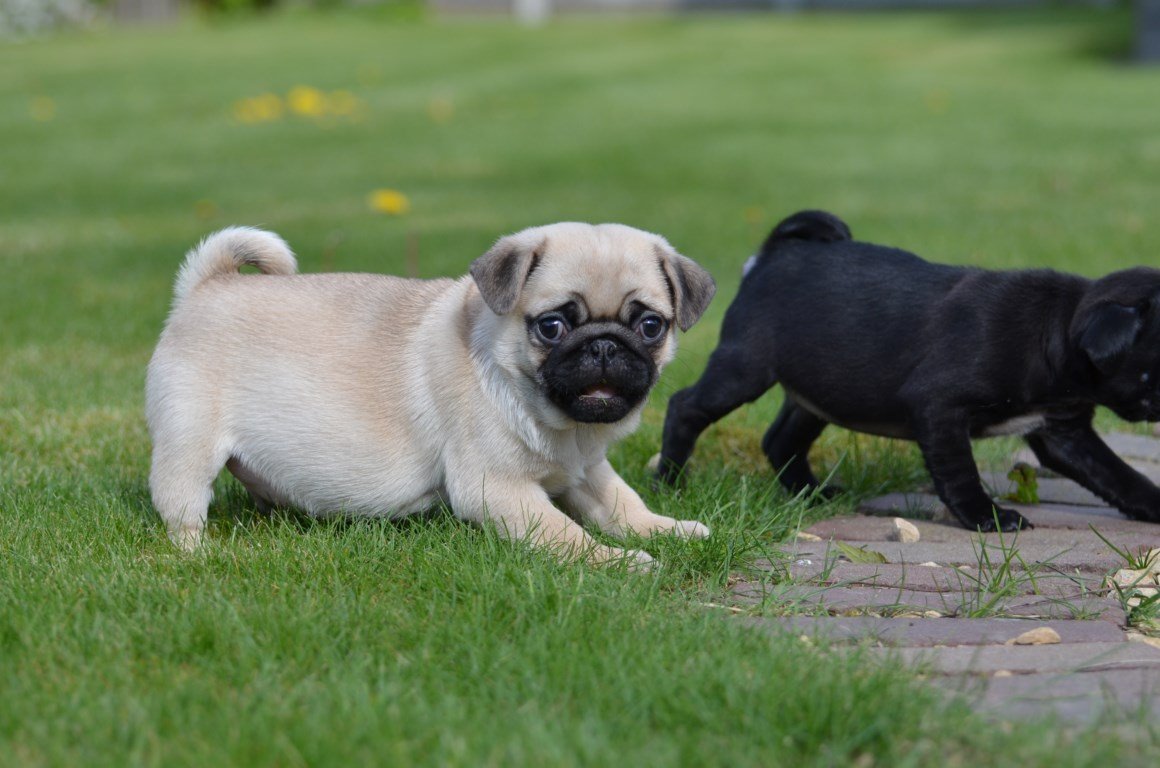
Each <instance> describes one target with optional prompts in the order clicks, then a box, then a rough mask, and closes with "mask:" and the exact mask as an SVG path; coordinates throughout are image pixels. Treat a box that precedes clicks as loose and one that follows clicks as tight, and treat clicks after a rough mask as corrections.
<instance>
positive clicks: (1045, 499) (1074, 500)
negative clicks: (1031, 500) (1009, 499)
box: [982, 472, 1105, 507]
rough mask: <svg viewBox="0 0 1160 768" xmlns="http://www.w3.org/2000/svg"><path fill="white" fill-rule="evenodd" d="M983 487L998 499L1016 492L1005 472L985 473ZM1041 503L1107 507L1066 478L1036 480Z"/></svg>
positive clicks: (1096, 497)
mask: <svg viewBox="0 0 1160 768" xmlns="http://www.w3.org/2000/svg"><path fill="white" fill-rule="evenodd" d="M982 478H983V485H984V487H986V488H987V490H988V491H990V492H991V495H992V496H993V497H994V498H996V499H999V498H1003V497H1005V496H1007V495H1008V494H1010V493H1014V491H1015V483H1014V481H1012V480H1008V479H1007V474H1006V473H1004V472H983V473H982ZM1036 486H1037V492H1038V495H1039V501H1040V503H1048V504H1075V505H1078V506H1084V507H1098V506H1105V505H1104V502H1103V500H1102V499H1100V497H1099V496H1096V495H1095V494H1094V493H1092V492H1091V491H1089V490H1088V489H1086V488H1084V487H1083V486H1082V485H1080V484H1079V483H1076V482H1074V481H1072V480H1067V479H1065V478H1053V477H1041V478H1038V479H1037V480H1036Z"/></svg>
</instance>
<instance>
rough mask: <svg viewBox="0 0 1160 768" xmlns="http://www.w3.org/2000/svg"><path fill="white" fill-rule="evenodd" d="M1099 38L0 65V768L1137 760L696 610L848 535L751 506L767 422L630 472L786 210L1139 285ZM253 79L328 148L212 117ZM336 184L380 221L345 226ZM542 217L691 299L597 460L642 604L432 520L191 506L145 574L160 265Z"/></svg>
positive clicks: (296, 49) (749, 40)
mask: <svg viewBox="0 0 1160 768" xmlns="http://www.w3.org/2000/svg"><path fill="white" fill-rule="evenodd" d="M1128 22H1129V18H1128V16H1127V15H1125V14H1124V13H1121V12H1100V11H1082V12H1059V11H1051V12H1039V13H1020V14H995V13H988V14H980V13H976V14H953V15H895V14H875V15H867V16H826V15H810V14H801V15H794V16H772V15H771V16H764V15H762V16H746V15H741V16H721V17H716V16H693V17H682V18H677V19H669V18H643V19H632V20H610V19H603V18H599V19H571V20H567V21H563V22H561V23H557V24H553V25H550V26H549V27H547V28H544V29H539V30H528V29H520V28H516V27H513V26H510V25H509V24H508V23H507V22H506V21H500V20H471V21H463V20H455V21H427V22H421V23H411V24H394V25H392V24H388V23H383V22H382V21H381V20H379V19H376V18H375V17H374V16H373V15H367V14H347V15H334V16H329V17H320V16H293V15H291V16H283V17H273V18H270V19H266V20H261V21H254V20H247V21H244V22H241V23H221V24H216V25H210V26H206V25H201V24H194V23H190V24H185V25H180V26H177V27H172V28H159V29H153V28H148V29H117V30H104V31H97V32H93V33H87V34H69V35H64V36H60V37H57V38H52V39H46V40H40V41H32V42H27V43H21V44H3V45H0V269H2V272H0V274H2V275H3V277H2V278H0V329H2V330H0V764H9V765H21V766H25V765H62V764H69V765H74V764H78V763H80V764H98V765H105V764H126V763H129V764H146V765H155V764H156V765H160V764H164V765H182V764H188V765H206V764H235V765H254V764H258V765H266V764H269V765H295V764H308V765H328V764H336V765H337V764H348V763H349V762H350V761H352V760H358V761H361V762H364V763H379V764H410V763H428V764H438V765H444V764H459V765H479V764H496V765H545V764H547V765H606V764H611V763H613V762H616V763H618V764H619V763H624V764H634V763H635V764H650V765H651V764H670V765H673V764H677V765H682V764H702V763H704V764H720V765H745V764H751V765H756V764H761V765H771V764H772V765H794V766H797V765H845V764H850V763H854V762H856V763H857V764H859V765H870V764H876V765H926V764H946V765H952V766H953V765H967V764H985V765H1004V764H1010V765H1029V764H1045V763H1048V762H1050V763H1052V764H1059V765H1094V764H1101V763H1107V762H1108V761H1110V760H1115V761H1118V763H1119V764H1122V765H1134V764H1150V763H1154V761H1155V757H1156V754H1157V752H1156V749H1155V747H1156V739H1155V736H1156V734H1155V733H1154V731H1153V729H1152V728H1151V727H1148V726H1146V725H1144V724H1139V725H1138V727H1133V728H1131V729H1130V730H1125V729H1114V730H1112V729H1096V730H1093V731H1088V730H1080V731H1075V730H1065V731H1062V732H1061V731H1060V730H1059V729H1058V728H1055V727H1053V726H1051V724H1045V723H1035V724H1031V725H1027V726H1019V727H1015V728H1012V727H1004V726H1000V725H997V724H994V723H988V722H987V721H984V720H982V719H980V718H979V717H977V716H973V715H970V714H969V713H968V712H967V711H966V710H965V708H964V707H963V706H961V705H960V704H957V703H954V702H948V701H946V700H944V699H942V698H940V697H937V696H936V694H934V693H933V692H932V691H930V690H928V689H926V688H923V687H921V686H919V685H918V684H916V683H915V682H914V681H913V676H914V675H913V671H910V670H900V669H896V668H890V667H882V666H878V665H870V664H864V663H862V662H861V661H860V660H859V658H858V657H857V656H856V655H854V656H841V657H838V656H835V655H830V654H827V653H825V652H824V650H819V649H817V648H814V647H811V646H807V645H804V644H802V643H800V642H798V641H797V640H795V639H793V638H770V637H767V636H764V635H762V634H760V633H756V632H752V631H749V630H747V628H745V627H743V626H741V625H740V624H739V623H738V622H737V621H731V620H730V619H729V618H727V617H726V616H724V615H721V614H723V612H721V611H716V610H713V609H708V608H705V607H704V606H703V605H702V604H703V603H706V602H714V601H716V600H719V599H720V598H721V596H722V594H723V592H724V590H725V589H726V588H727V584H728V583H729V580H730V579H731V578H733V577H734V576H735V575H736V574H737V573H740V572H744V571H745V569H746V568H748V567H750V566H751V565H752V563H753V562H754V560H755V559H757V558H760V557H765V556H770V555H773V556H776V555H775V552H774V550H775V548H776V545H777V544H778V543H779V542H781V541H783V540H784V539H785V538H786V537H787V536H789V535H790V533H791V532H792V531H793V530H795V529H796V527H797V526H798V525H801V524H808V522H809V520H810V519H813V517H816V516H819V515H826V514H835V513H841V512H843V511H848V510H849V509H850V508H851V505H852V501H851V500H850V499H847V500H845V501H841V502H838V503H835V504H829V505H823V506H821V507H814V508H807V507H806V506H805V505H804V504H802V503H801V502H795V501H790V500H787V499H786V498H785V497H784V496H783V495H782V494H781V493H780V492H779V491H778V490H777V488H776V486H775V483H774V482H773V479H772V477H771V473H770V472H769V470H768V468H767V467H766V466H765V463H764V459H763V458H762V456H761V454H760V450H759V440H760V436H761V434H762V432H763V430H764V428H765V427H766V426H767V424H768V423H769V421H770V420H771V419H772V416H773V414H774V412H775V410H776V407H777V404H778V401H779V397H778V395H777V394H776V393H774V394H771V395H770V396H767V397H765V398H763V399H762V400H761V401H759V402H758V403H755V404H754V405H753V406H751V407H749V408H746V409H743V410H742V411H739V412H738V413H736V414H734V415H733V416H731V417H730V418H728V419H726V420H725V421H723V422H722V423H721V424H719V425H717V426H716V427H714V428H713V429H711V430H710V431H709V432H708V433H707V434H706V436H705V437H704V438H703V441H702V443H701V444H700V446H699V448H698V453H697V455H696V457H695V462H696V463H695V465H694V467H693V472H692V475H691V478H690V483H689V486H688V487H687V488H686V489H685V490H684V491H682V492H681V493H679V494H658V493H656V492H654V491H652V490H650V489H648V487H647V486H648V478H647V473H646V471H645V469H644V465H645V462H646V461H647V459H648V457H649V456H650V455H651V454H652V453H654V452H655V451H656V450H657V446H658V443H659V435H660V427H661V423H662V419H663V408H664V404H665V401H666V398H667V395H668V394H670V393H671V392H673V391H674V390H675V389H677V388H679V387H681V386H684V385H686V384H688V383H689V382H691V381H692V380H693V379H694V378H695V377H696V376H697V375H698V373H699V372H700V370H701V367H702V366H703V364H704V361H705V358H706V357H707V355H708V353H709V351H710V349H711V348H712V345H713V343H714V341H715V336H716V330H717V327H718V324H719V321H720V318H721V314H722V312H723V311H724V308H725V306H726V305H727V303H728V300H729V299H730V298H731V296H732V294H733V292H734V290H735V289H736V285H737V280H738V277H739V269H740V265H741V263H742V261H743V260H744V258H745V257H746V256H747V255H748V254H749V253H751V252H752V249H753V248H754V246H755V245H756V244H757V242H759V241H760V239H761V237H762V236H763V235H764V234H765V232H766V230H767V229H768V227H769V226H771V225H772V224H773V223H775V221H776V220H777V219H778V218H779V217H781V216H783V215H785V214H788V213H790V212H791V211H793V210H795V209H798V208H802V207H811V206H819V207H826V208H829V209H831V210H834V211H835V212H837V213H839V214H840V215H842V216H843V217H845V218H846V219H847V220H848V221H849V222H850V224H851V226H852V228H853V229H854V231H855V233H856V234H857V235H858V236H859V237H862V238H865V239H871V240H878V241H883V242H888V243H893V244H898V245H901V246H905V247H909V248H912V249H914V250H917V251H919V252H921V253H923V254H925V255H927V256H929V257H931V258H934V259H938V260H943V261H951V262H958V263H973V264H982V265H987V266H993V267H1015V266H1054V267H1058V268H1061V269H1067V270H1074V271H1079V272H1083V273H1085V274H1093V275H1094V274H1098V273H1102V272H1105V271H1108V270H1110V269H1113V268H1117V267H1125V266H1129V265H1133V264H1137V263H1149V262H1151V261H1153V260H1154V259H1155V255H1156V254H1157V253H1158V251H1160V249H1158V246H1160V228H1157V226H1156V225H1155V223H1154V221H1153V220H1152V216H1153V213H1154V211H1155V210H1157V206H1158V203H1160V191H1158V190H1160V187H1157V185H1156V179H1157V178H1160V138H1158V134H1157V132H1156V126H1157V125H1160V100H1157V99H1156V98H1155V96H1156V93H1157V92H1160V71H1156V70H1147V69H1143V68H1135V67H1131V66H1128V65H1125V64H1123V63H1121V62H1119V61H1118V60H1117V58H1116V55H1117V53H1118V52H1119V51H1121V50H1122V49H1123V48H1125V47H1126V45H1127V40H1128V39H1129V32H1128ZM297 85H308V86H312V87H315V88H318V89H321V90H323V91H325V92H327V93H332V92H334V91H338V90H345V91H350V92H351V93H352V94H354V96H355V97H357V99H358V100H359V102H360V103H361V104H362V107H361V109H360V110H359V112H358V115H357V119H350V118H338V117H334V118H328V119H323V120H317V119H311V118H303V117H298V116H286V117H284V118H283V119H280V120H277V121H271V122H264V123H256V124H244V123H241V122H239V121H238V120H237V119H235V116H234V105H235V103H236V102H238V101H239V100H241V99H246V98H251V97H255V96H258V95H260V94H262V93H276V94H281V95H285V94H286V93H287V92H288V91H289V90H290V89H291V88H293V87H295V86H297ZM36 116H39V117H41V118H45V117H47V118H50V119H47V120H43V119H42V120H37V119H35V117H36ZM379 188H394V189H398V190H400V191H402V192H403V193H405V194H406V195H407V196H408V197H409V199H410V202H411V210H410V212H409V213H408V214H406V215H405V216H400V217H388V216H384V215H381V214H378V213H375V212H374V211H372V210H371V209H370V208H369V207H368V205H367V196H368V194H369V193H370V192H371V191H372V190H375V189H379ZM561 219H579V220H613V221H622V222H625V223H629V224H633V225H636V226H639V227H643V228H647V229H652V230H655V231H658V232H661V233H663V234H664V235H666V236H667V237H668V238H669V239H670V241H671V242H672V243H674V244H675V245H676V246H677V247H678V248H679V249H681V250H682V251H683V252H684V253H686V254H687V255H689V256H691V257H693V258H696V259H697V260H699V261H701V262H702V263H703V264H705V265H706V266H707V267H709V268H710V269H711V270H712V271H713V272H714V274H715V275H716V276H717V278H718V280H719V282H720V298H719V299H718V300H717V301H715V303H714V305H713V307H712V308H711V310H710V312H709V313H708V316H707V317H706V319H705V320H704V321H703V322H702V323H701V324H700V325H699V326H697V327H696V328H695V329H694V330H693V331H692V332H691V333H689V334H688V335H687V336H686V337H685V338H684V339H683V351H682V353H681V355H680V357H679V358H678V359H677V361H676V362H675V363H674V364H673V365H672V366H671V367H670V369H669V370H668V371H667V372H666V374H665V377H664V378H663V380H662V383H661V385H660V386H659V387H658V391H657V392H656V393H655V394H654V396H653V399H652V402H651V404H650V407H649V410H648V411H647V412H646V415H645V419H644V423H643V425H642V427H641V429H640V430H639V431H638V433H637V434H635V435H634V436H633V437H631V438H630V439H628V440H627V441H625V442H624V443H623V444H622V445H620V446H618V447H617V448H616V449H615V450H614V452H613V454H612V459H613V462H614V464H615V465H616V466H617V467H618V468H620V469H621V470H622V471H623V473H624V474H625V476H626V477H628V478H629V480H630V482H632V483H633V484H634V485H636V486H637V487H640V488H642V489H644V493H645V495H646V498H647V500H648V501H649V502H650V503H651V504H652V505H653V506H654V507H655V508H656V509H657V510H658V511H660V512H664V513H668V514H679V515H680V516H682V517H695V518H698V519H703V520H705V521H706V522H707V523H709V524H710V525H711V526H713V528H714V536H713V537H712V538H710V539H709V540H707V541H704V542H679V541H672V540H661V541H656V542H648V543H645V546H647V547H648V548H649V549H650V550H651V551H653V552H654V554H656V555H657V556H658V558H659V559H660V560H661V561H662V562H663V563H664V564H665V567H664V568H662V569H661V571H660V572H659V573H658V574H655V575H649V576H633V575H629V574H626V573H623V572H621V571H618V570H616V569H603V570H601V569H590V568H587V567H584V566H580V565H564V564H559V563H556V562H553V561H552V560H551V559H549V558H547V557H545V556H543V555H542V554H539V553H530V552H527V551H525V550H523V549H521V548H519V547H513V546H511V545H509V544H506V543H504V542H501V541H499V540H497V539H496V537H495V535H494V534H493V533H491V532H489V531H481V530H478V529H474V528H471V527H469V526H466V525H463V524H460V523H457V522H456V521H454V520H453V519H450V518H449V517H448V516H446V515H435V516H433V517H432V518H430V519H423V520H417V521H412V522H408V523H405V524H391V523H385V522H370V523H366V522H363V523H354V524H343V523H311V522H309V521H304V520H300V519H297V518H293V517H279V518H275V519H273V520H269V519H264V518H262V517H261V516H259V515H258V514H257V513H256V512H255V511H254V510H253V509H252V508H251V507H250V505H249V503H248V502H247V501H246V500H245V498H244V495H243V494H242V492H241V490H240V489H239V487H238V486H237V485H236V484H234V483H233V482H232V481H229V480H226V479H223V480H222V481H221V482H220V484H219V489H218V490H219V494H218V496H219V499H218V501H217V502H216V503H215V506H214V508H213V510H212V524H211V537H210V544H209V546H208V547H207V548H206V550H205V551H204V552H202V553H199V554H198V555H196V556H193V557H187V556H183V555H180V554H178V553H177V552H175V551H174V550H172V549H171V548H170V547H169V545H168V543H167V542H166V541H165V539H164V536H163V533H162V530H161V526H160V524H159V521H158V520H157V519H156V516H155V514H154V512H153V511H152V509H151V508H150V504H149V500H148V491H147V487H146V476H147V472H148V440H147V435H146V433H145V428H144V419H143V415H142V384H143V374H144V367H145V364H146V361H147V360H148V356H149V354H150V350H151V348H152V345H153V343H154V341H155V339H156V337H157V334H158V332H159V330H160V328H161V324H162V322H163V319H164V316H165V312H166V308H167V305H168V301H169V296H170V290H171V284H172V280H173V277H174V274H175V272H176V268H177V266H178V263H179V261H180V258H181V255H182V254H183V253H184V251H185V250H186V249H187V248H189V247H190V246H191V245H193V244H194V243H195V242H196V241H197V239H199V238H200V237H202V236H203V235H205V234H206V233H208V232H209V231H212V230H213V229H216V228H219V227H222V226H226V225H229V224H235V223H241V224H257V225H263V226H267V227H269V228H272V229H274V230H276V231H278V232H279V233H280V234H282V235H283V236H285V237H286V238H287V240H288V241H289V242H290V243H291V245H292V246H293V247H294V248H295V249H296V250H297V251H298V253H299V254H300V257H301V265H302V268H303V269H304V270H305V271H319V270H323V269H342V270H372V271H381V272H399V273H415V274H419V275H422V276H434V275H447V274H461V273H462V272H463V271H464V270H465V269H466V266H467V265H468V263H469V262H470V261H471V259H472V258H474V257H475V256H477V255H478V254H480V253H482V252H483V251H484V250H485V249H486V248H487V247H488V246H489V245H490V244H491V243H492V242H493V241H494V239H495V238H496V237H497V236H499V235H500V234H503V233H505V232H509V231H513V230H516V229H519V228H522V227H524V226H528V225H533V224H539V223H545V222H550V221H555V220H561ZM868 300H872V297H868ZM982 450H984V451H987V450H996V449H994V448H989V449H982ZM817 458H818V459H819V460H821V461H822V462H823V463H824V464H826V465H827V466H834V465H835V464H837V465H839V466H838V470H837V473H838V475H839V477H840V478H841V480H842V482H843V483H845V484H846V485H847V486H849V487H850V488H852V489H853V491H854V492H855V493H854V495H853V498H857V497H859V496H862V495H866V494H871V493H876V492H878V491H881V490H884V489H892V488H904V487H909V486H912V485H913V484H914V483H916V482H919V481H921V480H922V478H923V474H922V470H921V462H920V460H919V457H918V454H917V452H916V451H915V450H914V449H913V447H911V446H908V445H905V444H900V443H892V442H889V441H882V440H872V439H866V438H853V437H850V436H849V435H848V434H846V433H842V432H840V431H837V430H832V431H831V432H830V433H827V435H826V436H825V439H824V440H823V441H822V442H821V443H820V444H819V446H818V449H817Z"/></svg>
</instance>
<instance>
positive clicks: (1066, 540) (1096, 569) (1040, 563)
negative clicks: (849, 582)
mask: <svg viewBox="0 0 1160 768" xmlns="http://www.w3.org/2000/svg"><path fill="white" fill-rule="evenodd" d="M1029 533H1031V534H1035V537H1034V538H1032V537H1031V536H1030V535H1029V536H1027V537H1026V538H1018V539H1005V540H1004V544H1005V546H1006V547H1007V548H1008V549H1009V550H1013V551H1014V552H1017V553H1018V555H1019V557H1020V558H1022V561H1023V562H1024V563H1027V564H1028V565H1029V566H1031V565H1033V566H1035V567H1037V568H1039V569H1040V570H1043V571H1046V570H1047V569H1051V570H1056V571H1060V572H1063V573H1069V574H1070V573H1072V572H1079V573H1088V574H1091V573H1094V574H1106V573H1110V572H1112V571H1114V570H1117V569H1119V568H1122V567H1123V560H1122V559H1121V558H1120V557H1119V555H1117V554H1116V553H1115V552H1113V551H1112V550H1111V548H1110V547H1108V546H1107V545H1106V544H1104V543H1103V542H1102V541H1100V540H1099V539H1097V538H1096V537H1095V536H1094V535H1088V536H1084V537H1077V536H1075V535H1074V532H1072V531H1064V530H1054V531H1052V530H1043V531H1040V530H1039V529H1036V530H1034V531H1030V532H1029ZM977 536H978V534H976V537H977ZM1117 538H1118V539H1119V540H1120V541H1121V543H1124V544H1126V545H1129V546H1132V547H1133V548H1135V544H1134V541H1135V540H1131V539H1130V538H1129V535H1128V534H1127V533H1122V532H1121V533H1120V534H1117V535H1116V537H1112V536H1109V539H1110V540H1111V541H1112V542H1113V543H1115V542H1116V540H1117ZM1130 542H1132V543H1130ZM845 543H847V544H849V545H850V546H853V547H857V548H865V549H866V550H867V551H871V552H878V553H879V554H881V555H883V556H884V557H885V558H886V561H887V562H888V563H913V564H915V565H918V564H919V563H930V562H933V563H938V564H939V565H954V566H959V565H967V566H970V567H972V568H977V567H979V563H980V560H982V559H983V558H984V556H985V557H986V558H989V559H990V561H991V563H992V564H996V563H998V562H1001V561H1002V560H1003V558H1004V557H1006V556H1005V555H1004V553H1003V548H1002V547H1001V546H1000V543H999V539H998V537H996V536H995V534H989V535H988V538H987V539H985V540H984V544H983V545H980V543H979V541H978V539H977V538H975V539H974V540H970V539H968V540H966V541H957V542H956V541H951V542H930V541H919V542H916V543H914V544H902V543H899V542H894V541H857V540H854V541H847V542H845ZM785 554H786V561H787V564H789V563H793V562H794V561H797V560H809V561H811V562H823V563H824V562H827V560H837V559H838V554H839V553H838V552H836V551H832V550H831V549H830V548H829V544H828V542H825V541H820V542H817V541H811V542H806V541H798V542H792V543H791V544H789V545H788V546H787V547H786V550H785ZM1015 565H1016V566H1018V565H1019V563H1018V562H1016V563H1015Z"/></svg>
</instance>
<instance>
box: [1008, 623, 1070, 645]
mask: <svg viewBox="0 0 1160 768" xmlns="http://www.w3.org/2000/svg"><path fill="white" fill-rule="evenodd" d="M1059 642H1061V640H1060V637H1059V633H1058V632H1056V631H1055V630H1054V629H1052V628H1051V627H1037V628H1035V629H1029V630H1027V631H1026V632H1024V633H1023V634H1021V635H1019V636H1018V637H1014V638H1012V639H1010V640H1008V641H1007V645H1055V644H1056V643H1059Z"/></svg>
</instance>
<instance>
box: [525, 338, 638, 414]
mask: <svg viewBox="0 0 1160 768" xmlns="http://www.w3.org/2000/svg"><path fill="white" fill-rule="evenodd" d="M656 375H657V368H656V363H654V362H653V359H652V356H651V355H650V354H649V349H648V347H647V346H646V345H645V344H644V342H643V341H642V340H641V338H640V337H639V336H638V335H637V334H635V333H633V332H632V331H631V330H630V329H628V328H626V327H624V326H623V325H621V324H619V323H611V322H600V323H588V324H586V325H582V326H580V327H579V328H576V329H575V330H573V331H572V332H571V333H569V334H568V336H567V337H566V338H565V339H564V341H563V342H562V343H561V344H560V345H559V346H558V347H556V348H555V349H553V350H552V353H551V354H550V355H548V359H547V360H545V361H544V364H543V366H542V367H541V368H540V376H541V379H542V381H543V383H544V386H545V387H546V389H547V393H548V398H549V399H550V400H551V401H552V402H553V403H554V404H555V405H556V406H557V407H558V408H560V410H562V411H564V413H566V414H568V416H569V417H571V418H572V419H574V420H576V421H581V422H596V423H612V422H615V421H620V420H621V419H623V418H624V417H625V416H627V415H628V414H629V412H630V411H632V409H633V408H635V407H636V406H637V405H639V404H640V403H641V401H643V400H644V398H645V397H647V396H648V392H649V390H650V389H652V386H653V384H654V383H655V381H656Z"/></svg>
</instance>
